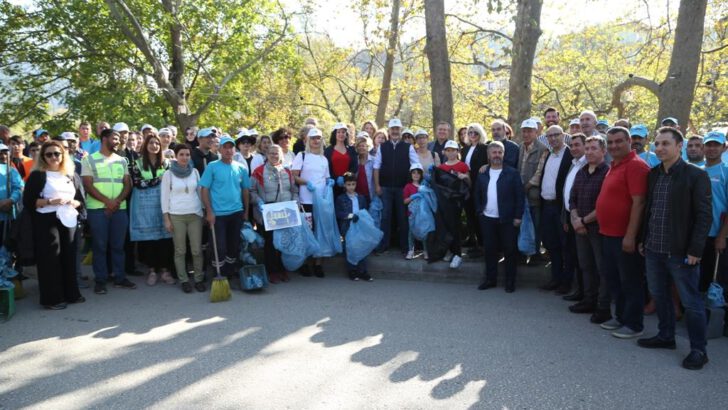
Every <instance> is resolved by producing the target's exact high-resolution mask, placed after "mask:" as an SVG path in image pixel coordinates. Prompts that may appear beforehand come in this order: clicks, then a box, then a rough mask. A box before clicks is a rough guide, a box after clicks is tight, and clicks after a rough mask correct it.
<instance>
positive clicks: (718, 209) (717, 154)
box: [699, 131, 728, 292]
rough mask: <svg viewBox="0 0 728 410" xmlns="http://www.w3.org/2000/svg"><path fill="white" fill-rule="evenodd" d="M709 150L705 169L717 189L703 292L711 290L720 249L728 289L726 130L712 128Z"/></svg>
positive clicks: (703, 265)
mask: <svg viewBox="0 0 728 410" xmlns="http://www.w3.org/2000/svg"><path fill="white" fill-rule="evenodd" d="M703 143H704V147H705V148H704V150H705V166H704V167H703V169H704V170H705V172H707V173H708V177H709V178H710V187H711V190H712V193H713V196H712V208H713V223H712V225H710V231H709V232H708V240H707V241H706V242H705V251H704V252H703V259H702V260H701V261H700V271H701V272H700V284H699V289H700V291H701V292H705V291H706V290H708V286H709V285H710V281H711V279H712V275H713V270H714V269H715V259H716V253H717V254H720V258H719V260H718V282H720V283H721V284H722V285H723V289H728V283H726V279H728V277H726V273H727V272H728V258H726V254H725V252H724V251H725V248H726V236H728V223H726V221H725V218H724V216H725V214H726V213H728V165H726V164H725V163H723V161H721V155H722V154H723V149H724V148H725V134H723V133H722V132H718V131H711V132H709V133H707V134H706V135H705V138H704V139H703Z"/></svg>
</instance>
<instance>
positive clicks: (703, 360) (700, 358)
mask: <svg viewBox="0 0 728 410" xmlns="http://www.w3.org/2000/svg"><path fill="white" fill-rule="evenodd" d="M707 363H708V355H707V354H705V353H703V352H701V351H700V350H693V351H691V352H690V354H689V355H688V356H687V357H686V358H685V360H683V362H682V366H683V367H684V368H686V369H688V370H700V369H702V368H703V366H705V365H706V364H707Z"/></svg>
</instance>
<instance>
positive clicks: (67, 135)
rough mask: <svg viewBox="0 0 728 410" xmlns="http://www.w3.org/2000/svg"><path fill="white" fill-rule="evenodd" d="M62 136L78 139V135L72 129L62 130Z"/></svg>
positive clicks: (66, 138)
mask: <svg viewBox="0 0 728 410" xmlns="http://www.w3.org/2000/svg"><path fill="white" fill-rule="evenodd" d="M61 138H63V139H64V140H66V141H67V140H77V139H78V137H77V136H76V134H74V133H72V132H70V131H66V132H62V133H61Z"/></svg>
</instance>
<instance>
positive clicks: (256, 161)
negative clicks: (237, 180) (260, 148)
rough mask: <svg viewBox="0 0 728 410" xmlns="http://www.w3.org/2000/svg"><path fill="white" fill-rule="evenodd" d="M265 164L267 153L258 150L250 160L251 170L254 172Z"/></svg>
mask: <svg viewBox="0 0 728 410" xmlns="http://www.w3.org/2000/svg"><path fill="white" fill-rule="evenodd" d="M263 164H265V155H263V154H261V153H259V152H256V153H255V154H253V159H252V160H251V161H250V169H251V171H250V172H253V171H255V170H256V168H258V167H259V166H261V165H263Z"/></svg>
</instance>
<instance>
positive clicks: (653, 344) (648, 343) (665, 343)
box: [637, 336, 675, 350]
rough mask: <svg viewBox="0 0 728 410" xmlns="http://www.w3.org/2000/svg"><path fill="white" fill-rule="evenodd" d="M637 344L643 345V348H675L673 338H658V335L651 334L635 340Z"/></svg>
mask: <svg viewBox="0 0 728 410" xmlns="http://www.w3.org/2000/svg"><path fill="white" fill-rule="evenodd" d="M637 346H639V347H644V348H645V349H669V350H675V339H673V340H664V339H660V337H659V336H653V337H648V338H645V339H639V340H637Z"/></svg>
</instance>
